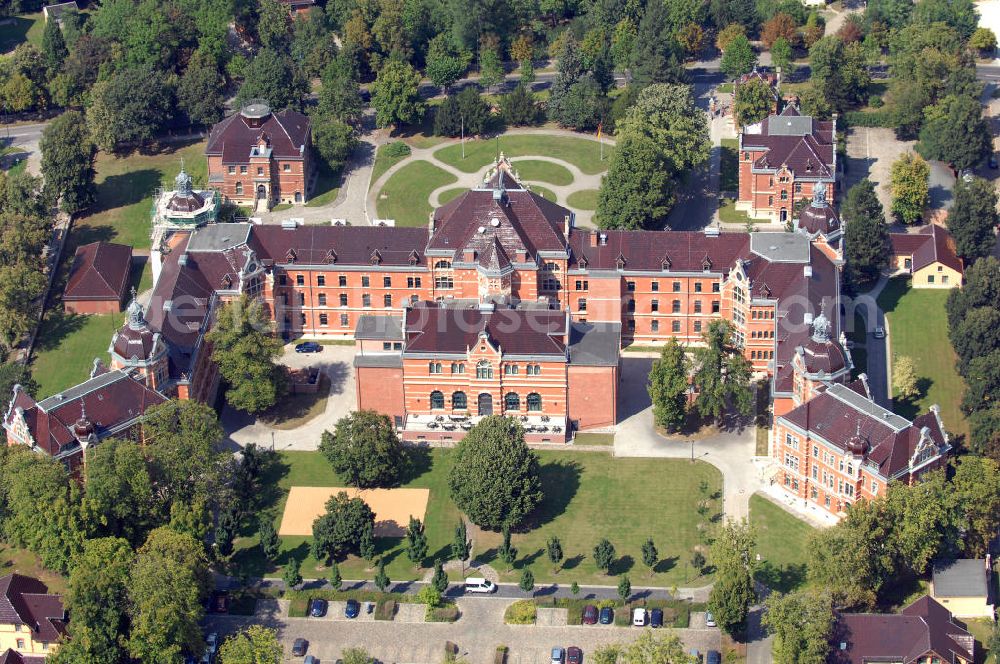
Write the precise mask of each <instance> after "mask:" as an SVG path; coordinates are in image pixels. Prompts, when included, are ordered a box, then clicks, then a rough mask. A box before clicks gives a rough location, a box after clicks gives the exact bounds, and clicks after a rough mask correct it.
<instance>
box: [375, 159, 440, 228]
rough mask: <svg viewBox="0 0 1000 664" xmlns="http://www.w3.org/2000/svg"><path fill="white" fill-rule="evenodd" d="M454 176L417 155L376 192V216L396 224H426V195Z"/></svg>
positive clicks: (428, 210)
mask: <svg viewBox="0 0 1000 664" xmlns="http://www.w3.org/2000/svg"><path fill="white" fill-rule="evenodd" d="M456 179H457V178H455V176H454V175H452V174H451V173H448V172H447V171H443V170H441V169H440V168H438V167H437V166H435V165H434V164H432V163H430V162H429V161H423V160H422V159H418V160H417V161H413V162H410V163H409V164H407V165H405V166H403V167H402V168H400V169H399V170H398V171H396V172H395V173H394V174H393V175H392V177H390V178H389V180H388V181H387V182H386V183H385V186H384V187H382V191H380V192H379V193H378V200H377V205H378V216H379V218H381V219H395V220H396V225H397V226H425V225H427V219H428V217H429V216H430V213H431V204H430V202H429V201H428V200H427V197H428V195H429V194H430V193H431V192H432V191H434V190H435V189H437V188H438V187H443V186H445V185H447V184H451V183H452V182H455V181H456Z"/></svg>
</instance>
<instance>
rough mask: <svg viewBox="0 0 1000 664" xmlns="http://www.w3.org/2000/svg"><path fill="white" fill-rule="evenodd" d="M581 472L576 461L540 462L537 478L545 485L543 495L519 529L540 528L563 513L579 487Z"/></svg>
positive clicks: (522, 530) (523, 530)
mask: <svg viewBox="0 0 1000 664" xmlns="http://www.w3.org/2000/svg"><path fill="white" fill-rule="evenodd" d="M582 474H583V473H582V471H581V469H580V464H578V463H577V462H576V461H566V460H560V461H550V462H549V463H545V464H542V465H541V468H540V469H539V479H540V480H541V484H542V486H543V487H545V493H544V496H545V497H544V498H542V502H541V503H540V504H539V505H538V507H537V508H535V511H534V512H532V513H531V515H530V516H529V517H528V519H527V521H526V523H525V524H524V526H523V527H522V528H520V529H519V530H520V531H521V532H525V531H528V530H534V529H536V528H541V527H542V526H544V525H546V524H548V523H551V522H552V521H553V520H554V519H555V518H557V517H559V516H562V515H563V514H565V513H566V508H567V507H569V504H570V502H571V501H572V500H573V497H574V496H576V492H577V491H578V490H579V488H580V476H581V475H582Z"/></svg>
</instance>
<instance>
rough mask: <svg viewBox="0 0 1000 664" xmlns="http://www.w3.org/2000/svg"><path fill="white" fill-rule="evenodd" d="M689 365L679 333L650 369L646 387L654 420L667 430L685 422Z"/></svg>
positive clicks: (679, 426) (672, 429)
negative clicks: (678, 338)
mask: <svg viewBox="0 0 1000 664" xmlns="http://www.w3.org/2000/svg"><path fill="white" fill-rule="evenodd" d="M689 367H690V363H689V361H688V358H687V354H686V353H685V352H684V348H683V347H682V346H681V345H680V344H679V343H678V342H677V338H676V337H670V340H669V341H668V342H667V344H666V345H665V346H664V347H663V349H662V350H661V351H660V357H659V358H658V359H657V360H655V361H654V362H653V367H652V369H651V370H650V372H649V384H648V385H647V389H648V391H649V398H650V401H652V402H653V420H654V421H655V422H656V424H657V425H658V426H661V427H664V428H665V429H667V430H668V431H676V430H677V429H679V428H681V427H682V426H684V420H685V416H686V414H687V395H688V389H689V387H690V382H689V380H688V369H689Z"/></svg>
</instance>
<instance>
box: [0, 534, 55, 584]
mask: <svg viewBox="0 0 1000 664" xmlns="http://www.w3.org/2000/svg"><path fill="white" fill-rule="evenodd" d="M14 572H17V573H19V574H24V575H25V576H32V577H34V578H36V579H38V580H39V581H41V582H42V583H44V584H45V585H47V586H48V587H49V592H50V593H57V594H63V593H65V592H66V578H65V577H63V576H60V575H59V574H57V573H56V572H53V571H51V570H48V569H46V568H45V567H43V566H42V561H41V560H39V559H38V556H36V555H35V554H33V553H31V552H30V551H27V550H25V549H18V548H16V547H13V546H10V545H9V544H2V543H0V576H3V575H7V574H12V573H14Z"/></svg>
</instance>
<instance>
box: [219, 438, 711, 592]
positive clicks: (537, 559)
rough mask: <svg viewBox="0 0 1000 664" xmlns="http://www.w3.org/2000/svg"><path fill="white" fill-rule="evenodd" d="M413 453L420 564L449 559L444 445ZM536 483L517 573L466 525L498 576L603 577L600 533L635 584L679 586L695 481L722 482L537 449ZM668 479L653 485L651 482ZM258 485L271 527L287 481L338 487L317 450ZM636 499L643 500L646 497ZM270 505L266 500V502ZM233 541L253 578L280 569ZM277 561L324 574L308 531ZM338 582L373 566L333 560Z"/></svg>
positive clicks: (393, 556) (288, 461)
mask: <svg viewBox="0 0 1000 664" xmlns="http://www.w3.org/2000/svg"><path fill="white" fill-rule="evenodd" d="M411 452H412V453H413V454H415V455H416V457H415V459H416V462H415V464H414V466H415V468H414V470H413V471H412V472H411V473H410V477H409V478H408V479H407V480H406V481H405V482H404V483H403V486H406V487H427V488H429V489H430V500H429V502H428V506H427V515H426V519H425V523H426V527H427V537H428V544H429V552H428V556H427V560H426V561H425V563H426V564H430V563H431V562H432V561H433V560H434V559H436V558H447V557H448V555H449V553H448V552H449V546H450V542H451V539H452V536H453V533H454V526H455V524H456V523H457V521H458V518H459V512H458V509H457V508H456V507H455V506H454V505H453V504H452V502H451V499H450V498H449V495H448V482H447V478H448V471H449V469H450V463H451V454H452V451H451V450H449V449H441V448H435V449H418V448H411ZM539 456H540V458H541V472H542V483H543V486H544V487H545V489H546V497H545V501H544V502H543V504H542V506H541V507H540V508H539V510H538V512H537V513H536V516H535V517H534V519H533V523H532V524H531V528H532V529H531V530H529V531H528V532H526V533H523V534H516V535H515V536H514V544H515V546H516V547H517V548H518V551H519V554H518V560H517V562H516V563H515V566H516V568H517V569H516V570H515V571H514V572H511V573H506V572H505V569H504V566H503V563H500V562H499V561H495V558H496V547H497V545H498V544H499V543H500V535H499V534H498V533H483V532H478V531H477V530H476V529H473V532H471V533H470V535H471V536H472V538H473V540H474V547H473V549H474V553H473V555H474V556H475V557H476V558H477V559H479V560H483V561H487V562H491V561H492V562H493V563H494V564H496V565H497V566H498V567H499V570H500V571H501V572H503V578H504V580H514V579H516V578H518V576H519V574H520V571H519V570H520V569H521V568H522V567H524V566H529V567H530V568H531V569H532V571H533V572H534V575H535V579H536V580H537V581H538V582H539V583H544V582H550V581H554V580H559V581H560V582H563V583H570V582H572V581H577V582H578V583H581V584H584V583H598V582H600V583H609V582H612V581H613V579H610V580H609V579H608V578H607V577H605V576H604V575H603V574H601V573H599V572H597V570H596V569H595V566H594V562H593V558H592V556H591V552H592V550H593V547H594V545H595V544H596V543H597V541H598V539H600V538H601V537H607V538H608V539H609V540H611V542H612V543H613V544H614V545H615V548H616V550H617V556H618V561H617V563H616V566H615V570H614V571H615V573H628V574H629V575H630V576H631V578H632V583H633V584H634V585H648V584H658V585H664V586H669V585H683V584H684V583H685V579H686V578H687V577H688V576H689V575H690V573H689V571H688V568H687V563H686V561H687V560H688V559H689V558H690V556H691V551H692V550H693V547H694V546H695V545H697V544H698V543H699V538H698V531H697V524H698V521H699V519H700V518H701V517H699V516H698V513H697V511H696V510H695V507H696V503H697V501H698V500H699V488H698V486H699V482H701V480H705V481H707V482H708V486H709V489H708V493H709V494H713V493H714V492H716V491H718V490H719V489H720V488H721V484H722V479H721V476H720V474H719V472H718V471H717V470H715V469H714V468H713V467H712V466H709V465H708V464H704V463H701V462H698V463H697V464H695V465H694V466H692V465H691V464H690V462H689V461H684V460H676V459H655V460H653V459H616V458H611V457H609V456H607V455H605V454H602V453H582V452H577V453H573V452H564V451H541V452H539ZM658 477H659V478H663V479H664V480H665V479H666V478H670V479H669V481H661V482H655V480H656V478H658ZM651 479H653V480H654V483H656V486H657V487H658V490H657V492H656V493H655V495H646V494H644V493H641V492H640V491H638V490H637V487H641V486H644V484H646V483H649V482H650V480H651ZM264 486H265V487H274V492H275V493H274V495H273V497H271V498H270V499H269V501H270V503H271V505H272V506H271V507H269V508H267V509H266V514H268V515H270V516H272V517H274V519H275V526H276V527H278V526H279V525H280V516H281V514H282V511H283V509H284V502H285V498H286V496H287V492H288V489H289V487H291V486H343V483H342V482H341V481H340V480H339V479H338V477H337V476H336V474H335V473H334V472H333V471H332V470H331V469H330V466H329V464H328V463H327V461H326V459H325V458H323V456H322V455H321V454H320V453H319V452H282V453H281V454H280V456H279V463H278V464H277V466H276V467H275V468H273V469H272V470H271V471H270V472H269V476H268V477H266V478H265V481H264ZM642 498H648V500H643V499H642ZM265 502H268V499H267V498H266V499H265ZM711 503H712V504H711V507H710V510H709V514H708V516H707V517H705V518H704V519H703V520H704V521H708V520H709V518H710V517H711V516H712V514H714V513H715V512H717V511H719V510H720V509H721V505H720V504H719V502H718V500H715V499H713V500H711ZM244 535H245V536H244V537H242V538H240V539H238V540H237V542H236V553H235V554H234V558H233V561H234V564H235V565H236V566H238V567H239V568H241V569H242V570H243V571H245V572H246V573H248V574H251V575H267V576H280V574H281V568H280V567H277V568H274V567H269V566H268V565H267V564H266V563H265V561H263V560H262V557H261V554H260V550H259V548H258V547H257V538H256V535H255V534H254V533H244ZM551 535H558V536H559V538H560V539H561V541H562V546H563V550H564V552H565V560H564V563H563V570H562V571H561V572H559V573H558V574H554V573H553V570H552V566H551V564H550V563H549V562H548V559H547V558H546V557H545V555H544V546H545V541H546V539H547V538H548V537H549V536H551ZM649 536H652V537H653V538H654V540H655V542H656V545H657V547H658V549H659V552H660V563H659V564H658V565H657V572H656V574H655V576H653V577H650V576H649V573H648V570H647V569H646V568H645V566H644V565H643V564H642V556H641V552H640V547H641V545H642V542H643V541H644V540H645V539H646V538H647V537H649ZM281 539H282V545H281V554H280V557H279V560H278V563H279V565H283V564H285V563H286V562H287V561H288V560H289V556H291V555H294V556H296V557H297V558H299V559H300V560H301V561H303V562H302V575H303V576H304V577H306V578H318V577H321V576H326V574H327V572H328V569H327V568H325V567H320V566H318V565H317V562H316V560H315V559H313V558H312V557H311V555H310V553H309V543H310V539H311V538H309V537H282V538H281ZM376 545H377V547H378V549H379V551H380V552H381V553H382V554H383V555H384V556H385V559H386V571H387V573H388V575H389V577H390V579H392V580H393V581H403V580H412V579H417V578H420V577H421V576H422V574H423V571H422V570H417V569H415V568H414V566H413V564H412V563H410V561H409V560H408V559H407V558H406V553H405V549H404V546H403V544H402V540H401V539H396V538H379V539H377V540H376ZM340 568H341V573H342V574H343V576H344V578H347V579H358V578H365V579H370V578H372V576H373V574H374V572H373V571H372V570H371V569H370V568H367V566H366V563H365V562H364V561H362V560H360V559H358V558H356V557H353V556H351V557H349V558H348V559H347V560H346V561H344V562H342V563H341V564H340Z"/></svg>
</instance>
